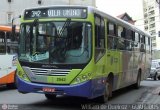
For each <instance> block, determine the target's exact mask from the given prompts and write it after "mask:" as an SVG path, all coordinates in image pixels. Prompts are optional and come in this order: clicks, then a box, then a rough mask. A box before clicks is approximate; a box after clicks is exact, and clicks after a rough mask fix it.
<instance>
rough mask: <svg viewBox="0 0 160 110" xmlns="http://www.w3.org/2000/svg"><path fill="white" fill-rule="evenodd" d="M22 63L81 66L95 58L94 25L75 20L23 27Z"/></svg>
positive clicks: (23, 25)
mask: <svg viewBox="0 0 160 110" xmlns="http://www.w3.org/2000/svg"><path fill="white" fill-rule="evenodd" d="M20 47H21V48H20V50H19V60H20V61H26V62H35V63H42V64H44V63H46V64H59V63H63V64H81V63H87V62H88V61H89V60H90V57H91V24H90V23H87V22H73V21H71V20H66V21H59V22H58V21H55V22H39V21H38V20H37V23H34V22H33V23H23V24H21V31H20Z"/></svg>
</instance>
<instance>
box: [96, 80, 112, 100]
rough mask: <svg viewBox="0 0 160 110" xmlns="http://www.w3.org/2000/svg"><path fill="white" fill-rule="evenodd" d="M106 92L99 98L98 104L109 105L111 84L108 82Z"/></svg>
mask: <svg viewBox="0 0 160 110" xmlns="http://www.w3.org/2000/svg"><path fill="white" fill-rule="evenodd" d="M105 86H106V87H105V90H104V94H103V95H102V96H100V97H98V102H100V103H107V102H108V99H109V94H110V90H109V88H110V87H109V83H108V82H107V83H106V84H105Z"/></svg>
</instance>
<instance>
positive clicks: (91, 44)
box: [18, 20, 93, 65]
mask: <svg viewBox="0 0 160 110" xmlns="http://www.w3.org/2000/svg"><path fill="white" fill-rule="evenodd" d="M49 22H64V23H65V22H66V21H65V20H55V21H54V20H51V21H39V20H38V24H40V23H41V24H42V23H49ZM70 22H77V23H79V22H80V23H86V24H87V23H88V24H89V25H90V38H89V37H88V40H91V41H89V43H90V48H89V47H88V49H90V50H89V51H90V56H89V58H88V59H87V61H86V62H85V63H57V64H56V63H50V62H48V63H44V62H30V61H29V60H28V61H27V60H22V59H20V58H18V59H19V61H20V62H26V63H27V62H28V63H33V64H42V65H43V64H48V65H80V64H85V65H86V64H88V63H89V62H90V61H91V59H92V56H93V55H92V54H93V24H92V22H91V21H82V20H71V21H70ZM32 23H33V22H22V23H21V25H20V35H19V36H20V37H21V36H22V35H23V34H24V33H21V32H22V29H21V28H22V25H24V24H29V25H30V26H31V25H32ZM33 27H34V26H33ZM33 27H32V28H33ZM23 40H24V38H23ZM19 41H20V42H21V38H20V40H19ZM19 44H21V43H19ZM49 51H50V50H49ZM25 52H26V51H25ZM20 53H21V50H20V46H19V52H18V55H19V56H20Z"/></svg>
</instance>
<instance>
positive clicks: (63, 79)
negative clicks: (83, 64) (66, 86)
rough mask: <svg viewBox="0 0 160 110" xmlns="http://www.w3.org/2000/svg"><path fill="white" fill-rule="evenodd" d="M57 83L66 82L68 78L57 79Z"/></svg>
mask: <svg viewBox="0 0 160 110" xmlns="http://www.w3.org/2000/svg"><path fill="white" fill-rule="evenodd" d="M57 81H66V78H57Z"/></svg>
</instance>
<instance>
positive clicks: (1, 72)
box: [0, 54, 16, 84]
mask: <svg viewBox="0 0 160 110" xmlns="http://www.w3.org/2000/svg"><path fill="white" fill-rule="evenodd" d="M13 57H14V55H8V54H5V55H1V62H0V84H7V83H14V75H15V70H16V66H13V65H12V63H13V62H12V61H13Z"/></svg>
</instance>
